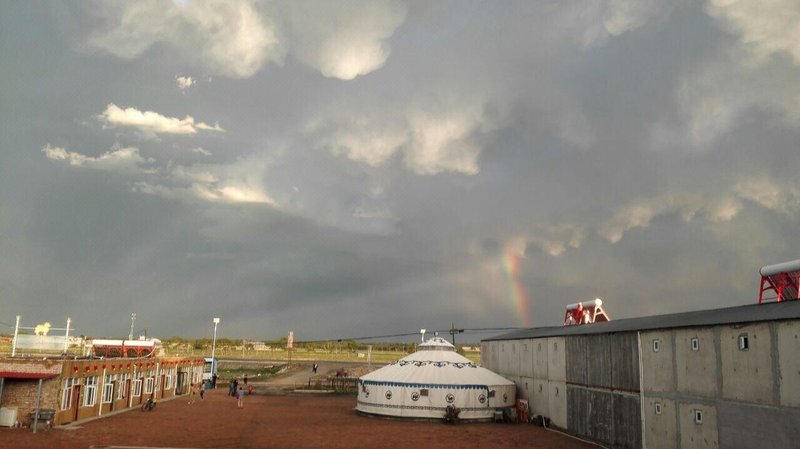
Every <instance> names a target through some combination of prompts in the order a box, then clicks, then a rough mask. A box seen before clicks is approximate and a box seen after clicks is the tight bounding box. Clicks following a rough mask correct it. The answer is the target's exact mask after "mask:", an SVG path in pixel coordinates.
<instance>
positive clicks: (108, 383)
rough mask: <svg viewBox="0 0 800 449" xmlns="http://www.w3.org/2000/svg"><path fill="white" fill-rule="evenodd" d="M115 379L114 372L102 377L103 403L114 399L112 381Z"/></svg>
mask: <svg viewBox="0 0 800 449" xmlns="http://www.w3.org/2000/svg"><path fill="white" fill-rule="evenodd" d="M116 380H117V375H116V374H108V375H106V376H105V377H104V378H103V399H102V401H103V404H108V403H109V402H111V401H112V400H114V382H115V381H116Z"/></svg>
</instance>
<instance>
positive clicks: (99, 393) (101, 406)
mask: <svg viewBox="0 0 800 449" xmlns="http://www.w3.org/2000/svg"><path fill="white" fill-rule="evenodd" d="M98 384H99V385H102V387H103V388H101V389H100V391H98V392H97V393H96V394H97V395H98V396H100V398H99V399H100V408H99V409H98V412H97V416H103V392H104V391H105V389H106V369H105V365H104V368H103V383H102V384H100V382H98ZM111 400H112V401H113V400H114V397H113V394H112V397H111Z"/></svg>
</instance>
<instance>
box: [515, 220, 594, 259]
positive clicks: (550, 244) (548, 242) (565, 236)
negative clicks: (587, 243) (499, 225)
mask: <svg viewBox="0 0 800 449" xmlns="http://www.w3.org/2000/svg"><path fill="white" fill-rule="evenodd" d="M585 238H586V230H585V229H584V228H583V227H582V226H578V225H573V224H568V223H565V224H560V225H554V226H544V227H539V228H537V229H535V230H534V231H533V232H532V233H531V234H529V235H528V236H527V237H518V238H516V239H512V240H511V241H510V243H509V244H507V245H506V247H507V248H508V247H514V248H518V249H519V248H520V247H525V246H527V245H533V246H536V247H537V248H539V249H541V250H542V251H544V252H546V253H547V254H549V255H551V256H553V257H558V256H560V255H562V254H564V253H565V252H566V251H567V250H568V249H570V248H572V249H577V248H580V247H581V245H582V244H583V241H584V239H585ZM523 249H524V248H523ZM521 254H524V251H523V253H521Z"/></svg>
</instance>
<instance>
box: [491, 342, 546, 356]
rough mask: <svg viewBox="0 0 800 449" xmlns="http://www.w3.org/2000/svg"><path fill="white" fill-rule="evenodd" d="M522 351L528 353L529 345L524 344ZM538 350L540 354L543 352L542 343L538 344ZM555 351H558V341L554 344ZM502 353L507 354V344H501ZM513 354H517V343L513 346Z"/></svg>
mask: <svg viewBox="0 0 800 449" xmlns="http://www.w3.org/2000/svg"><path fill="white" fill-rule="evenodd" d="M522 350H523V351H525V352H527V351H528V344H527V343H523V344H522ZM536 350H537V351H539V352H541V351H542V344H541V343H539V344H538V346H537V348H536ZM553 351H558V342H556V341H554V342H553ZM500 352H506V345H505V344H500ZM511 352H513V353H515V354H516V352H517V345H516V344H515V343H512V344H511Z"/></svg>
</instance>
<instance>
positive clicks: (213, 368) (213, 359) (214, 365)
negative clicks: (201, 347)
mask: <svg viewBox="0 0 800 449" xmlns="http://www.w3.org/2000/svg"><path fill="white" fill-rule="evenodd" d="M213 321H214V340H213V341H212V342H211V375H212V376H213V375H214V374H217V358H216V357H215V354H216V352H217V324H219V318H214V319H213Z"/></svg>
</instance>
